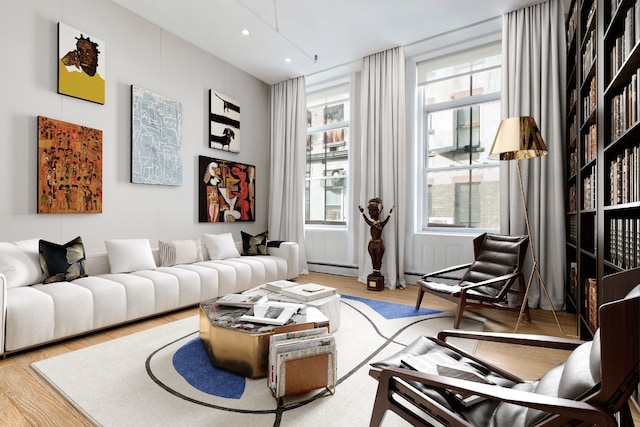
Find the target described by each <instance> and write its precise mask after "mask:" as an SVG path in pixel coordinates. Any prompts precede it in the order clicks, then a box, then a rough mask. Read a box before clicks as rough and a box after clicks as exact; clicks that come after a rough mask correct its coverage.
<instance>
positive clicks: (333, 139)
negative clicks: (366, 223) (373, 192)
mask: <svg viewBox="0 0 640 427" xmlns="http://www.w3.org/2000/svg"><path fill="white" fill-rule="evenodd" d="M350 112H351V109H350V103H349V84H348V83H344V84H339V85H337V86H332V87H329V88H324V89H321V90H318V91H315V92H310V93H307V163H306V164H307V174H306V187H305V222H306V223H307V224H339V225H343V224H346V218H347V214H348V212H347V209H346V207H347V179H348V171H349V115H350Z"/></svg>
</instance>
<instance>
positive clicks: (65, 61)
mask: <svg viewBox="0 0 640 427" xmlns="http://www.w3.org/2000/svg"><path fill="white" fill-rule="evenodd" d="M105 52H106V48H105V45H104V42H103V41H102V40H98V39H97V38H95V37H93V36H90V35H89V34H87V33H85V32H82V31H80V30H76V29H75V28H73V27H70V26H68V25H66V24H63V23H62V22H59V23H58V93H60V94H63V95H69V96H73V97H75V98H80V99H85V100H87V101H92V102H96V103H98V104H104V98H105V89H104V88H105V81H106V78H107V76H106V68H107V67H106V56H105V55H106V54H105Z"/></svg>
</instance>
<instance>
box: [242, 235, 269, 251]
mask: <svg viewBox="0 0 640 427" xmlns="http://www.w3.org/2000/svg"><path fill="white" fill-rule="evenodd" d="M240 233H241V234H242V255H245V256H247V255H249V256H250V255H269V254H268V253H267V237H268V236H269V232H268V231H265V232H264V233H260V234H258V235H256V236H252V235H251V234H249V233H245V232H244V231H241V232H240Z"/></svg>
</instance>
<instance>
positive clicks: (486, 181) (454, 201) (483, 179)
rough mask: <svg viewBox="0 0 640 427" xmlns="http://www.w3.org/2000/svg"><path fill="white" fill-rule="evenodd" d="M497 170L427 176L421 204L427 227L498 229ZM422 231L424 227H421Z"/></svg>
mask: <svg viewBox="0 0 640 427" xmlns="http://www.w3.org/2000/svg"><path fill="white" fill-rule="evenodd" d="M499 177H500V176H499V168H498V166H495V167H487V168H477V169H468V170H458V171H442V172H433V171H432V172H429V175H428V179H427V181H428V182H426V183H425V184H426V185H424V189H425V190H424V191H425V193H426V194H424V195H423V200H425V201H427V206H425V209H423V212H425V214H426V218H424V221H423V224H425V225H426V226H428V227H438V226H442V227H445V226H455V227H463V228H483V229H498V228H500V209H499V206H500V182H499ZM423 228H424V227H423Z"/></svg>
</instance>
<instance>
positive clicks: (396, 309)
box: [341, 295, 441, 320]
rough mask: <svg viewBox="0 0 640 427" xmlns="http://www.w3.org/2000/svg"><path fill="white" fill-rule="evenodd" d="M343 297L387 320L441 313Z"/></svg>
mask: <svg viewBox="0 0 640 427" xmlns="http://www.w3.org/2000/svg"><path fill="white" fill-rule="evenodd" d="M341 297H342V298H346V299H352V300H355V301H360V302H362V303H364V304H367V305H368V306H369V307H371V308H372V309H374V310H375V311H377V312H378V313H379V314H380V315H381V316H383V317H384V318H385V319H387V320H389V319H399V318H401V317H412V316H428V315H431V314H438V313H441V311H439V310H431V309H430V308H422V307H420V309H419V310H416V309H415V307H412V306H410V305H405V304H396V303H394V302H387V301H379V300H373V299H369V298H362V297H353V296H351V295H341Z"/></svg>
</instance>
